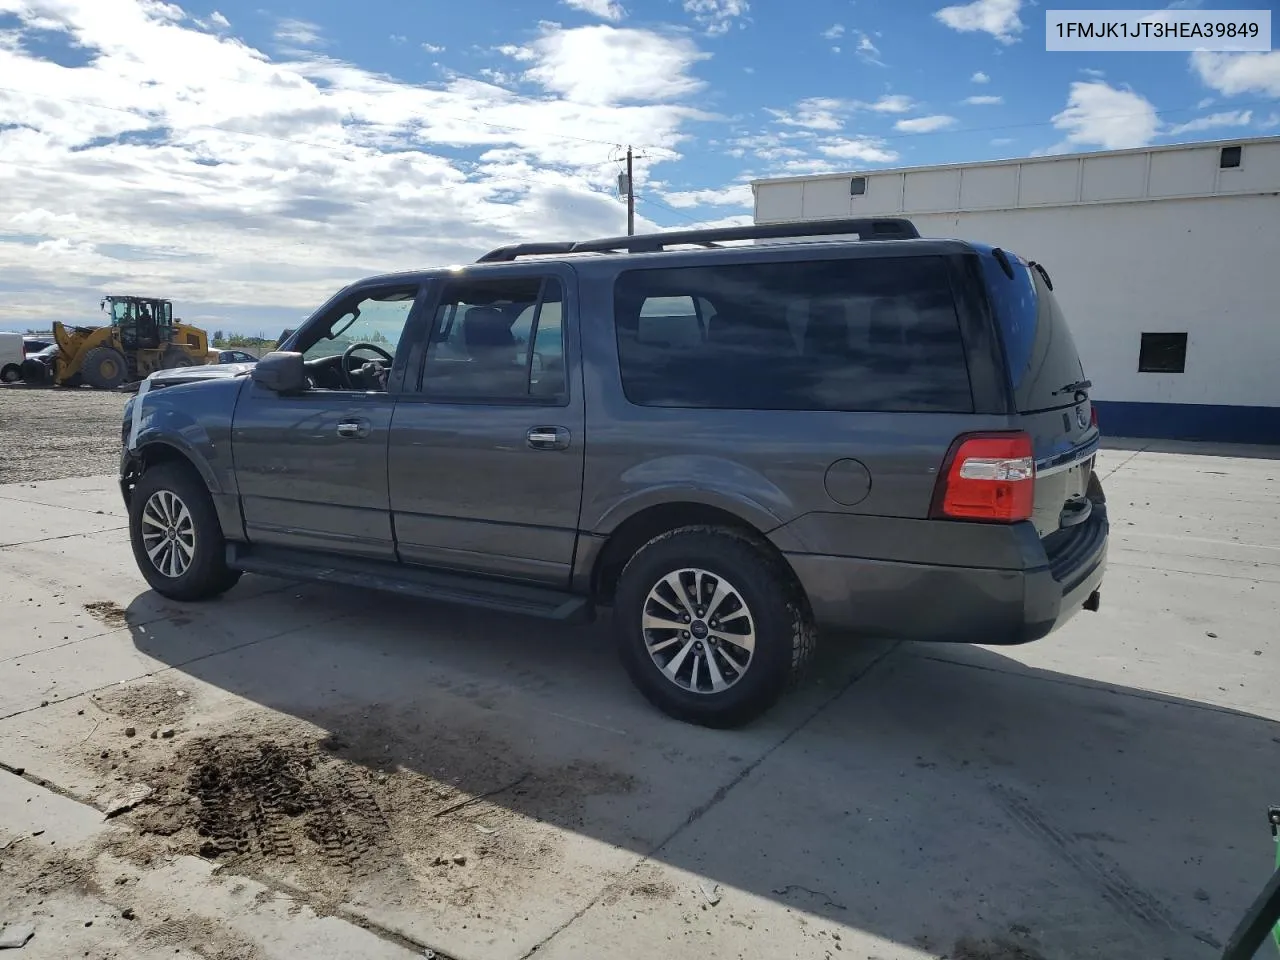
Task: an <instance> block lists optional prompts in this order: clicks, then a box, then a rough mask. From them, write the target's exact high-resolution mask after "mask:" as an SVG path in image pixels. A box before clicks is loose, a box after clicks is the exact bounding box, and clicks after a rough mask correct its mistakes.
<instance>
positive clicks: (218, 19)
mask: <svg viewBox="0 0 1280 960" xmlns="http://www.w3.org/2000/svg"><path fill="white" fill-rule="evenodd" d="M209 22H210V23H212V24H213V25H214V26H216V27H221V28H222V29H224V30H225V29H226V28H227V27H229V26H231V21H230V20H228V19H227V18H226V17H224V16H223V15H222V14H220V13H219V12H218V11H217V10H215V11H213V13H211V14H209Z"/></svg>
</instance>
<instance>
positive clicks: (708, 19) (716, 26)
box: [684, 0, 751, 37]
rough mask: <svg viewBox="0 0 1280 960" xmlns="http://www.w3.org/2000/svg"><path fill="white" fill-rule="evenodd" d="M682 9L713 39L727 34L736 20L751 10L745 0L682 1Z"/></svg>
mask: <svg viewBox="0 0 1280 960" xmlns="http://www.w3.org/2000/svg"><path fill="white" fill-rule="evenodd" d="M684 9H685V11H686V12H688V13H690V14H692V15H693V19H694V20H696V21H697V22H698V23H699V24H701V25H702V26H703V27H704V28H705V29H706V31H707V33H708V34H709V35H711V36H713V37H714V36H718V35H720V34H723V33H728V32H729V30H730V29H731V28H732V27H733V25H734V23H735V22H736V21H737V19H738V18H739V17H745V16H746V15H747V13H748V12H749V11H750V10H751V4H750V3H748V2H747V0H684Z"/></svg>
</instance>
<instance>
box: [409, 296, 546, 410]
mask: <svg viewBox="0 0 1280 960" xmlns="http://www.w3.org/2000/svg"><path fill="white" fill-rule="evenodd" d="M563 305H564V298H563V294H562V291H561V287H560V282H559V281H558V280H556V279H554V278H552V277H521V278H517V279H506V280H483V281H476V280H459V281H454V282H451V283H448V284H446V285H445V288H444V291H443V292H442V294H441V298H440V302H439V304H438V305H437V307H436V314H435V318H434V322H433V324H432V327H431V340H430V343H429V344H428V345H427V357H426V364H425V366H424V368H423V374H422V392H423V394H425V395H426V396H428V397H434V398H437V399H440V400H461V401H467V400H472V401H481V400H483V401H499V402H501V401H511V402H544V403H545V402H559V401H560V400H561V399H562V398H563V397H564V396H565V392H566V380H565V366H564V330H563Z"/></svg>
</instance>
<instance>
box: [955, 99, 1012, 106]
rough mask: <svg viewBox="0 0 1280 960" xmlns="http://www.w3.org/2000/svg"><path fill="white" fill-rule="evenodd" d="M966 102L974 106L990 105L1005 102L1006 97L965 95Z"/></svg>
mask: <svg viewBox="0 0 1280 960" xmlns="http://www.w3.org/2000/svg"><path fill="white" fill-rule="evenodd" d="M964 102H965V103H967V104H969V105H971V106H974V107H990V106H995V105H996V104H998V103H1004V97H992V96H985V97H965V98H964Z"/></svg>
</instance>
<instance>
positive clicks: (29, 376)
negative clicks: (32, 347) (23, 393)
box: [22, 357, 49, 387]
mask: <svg viewBox="0 0 1280 960" xmlns="http://www.w3.org/2000/svg"><path fill="white" fill-rule="evenodd" d="M22 382H23V383H25V384H27V385H28V386H32V387H43V386H44V385H45V384H46V383H48V382H49V368H48V367H46V366H45V365H44V364H43V363H42V362H40V361H39V360H36V359H33V358H31V357H28V358H27V359H26V360H23V361H22Z"/></svg>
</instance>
